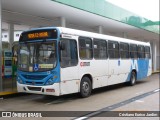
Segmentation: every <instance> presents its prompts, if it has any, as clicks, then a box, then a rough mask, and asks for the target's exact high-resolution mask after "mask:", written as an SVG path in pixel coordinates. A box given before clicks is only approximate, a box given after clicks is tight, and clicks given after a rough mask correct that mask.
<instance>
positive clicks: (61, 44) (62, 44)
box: [59, 41, 65, 50]
mask: <svg viewBox="0 0 160 120" xmlns="http://www.w3.org/2000/svg"><path fill="white" fill-rule="evenodd" d="M59 45H60V50H65V43H64V42H63V41H60V44H59Z"/></svg>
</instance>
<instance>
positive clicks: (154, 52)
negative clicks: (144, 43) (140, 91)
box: [152, 42, 157, 72]
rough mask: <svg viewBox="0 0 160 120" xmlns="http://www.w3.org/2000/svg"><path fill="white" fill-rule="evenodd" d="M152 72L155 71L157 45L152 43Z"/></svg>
mask: <svg viewBox="0 0 160 120" xmlns="http://www.w3.org/2000/svg"><path fill="white" fill-rule="evenodd" d="M152 53H153V71H154V72H155V71H156V70H157V44H156V42H153V52H152Z"/></svg>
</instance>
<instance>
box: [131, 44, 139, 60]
mask: <svg viewBox="0 0 160 120" xmlns="http://www.w3.org/2000/svg"><path fill="white" fill-rule="evenodd" d="M130 57H131V58H137V45H135V44H130Z"/></svg>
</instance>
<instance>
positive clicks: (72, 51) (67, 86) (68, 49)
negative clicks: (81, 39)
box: [60, 39, 79, 94]
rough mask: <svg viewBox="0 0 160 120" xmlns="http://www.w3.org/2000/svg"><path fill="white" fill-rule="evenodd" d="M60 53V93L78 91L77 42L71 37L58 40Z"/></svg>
mask: <svg viewBox="0 0 160 120" xmlns="http://www.w3.org/2000/svg"><path fill="white" fill-rule="evenodd" d="M60 49H61V50H60V54H61V60H60V63H61V71H60V72H61V73H60V74H61V82H60V91H61V94H69V93H75V92H78V87H79V84H78V81H79V80H78V66H77V65H78V53H77V42H76V40H73V39H62V40H61V41H60Z"/></svg>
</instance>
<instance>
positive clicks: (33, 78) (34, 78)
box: [22, 75, 47, 80]
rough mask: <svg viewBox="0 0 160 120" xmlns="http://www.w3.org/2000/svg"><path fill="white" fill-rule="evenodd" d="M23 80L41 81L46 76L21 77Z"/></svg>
mask: <svg viewBox="0 0 160 120" xmlns="http://www.w3.org/2000/svg"><path fill="white" fill-rule="evenodd" d="M22 76H23V77H24V78H25V79H31V80H42V79H44V78H45V77H47V76H46V75H22Z"/></svg>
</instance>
